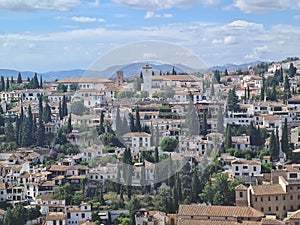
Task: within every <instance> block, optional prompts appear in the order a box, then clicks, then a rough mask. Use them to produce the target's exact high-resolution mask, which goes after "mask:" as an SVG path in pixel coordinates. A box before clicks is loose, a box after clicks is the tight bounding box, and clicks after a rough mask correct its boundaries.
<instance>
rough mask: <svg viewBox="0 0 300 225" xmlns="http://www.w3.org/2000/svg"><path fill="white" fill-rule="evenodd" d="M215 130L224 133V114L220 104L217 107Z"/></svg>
mask: <svg viewBox="0 0 300 225" xmlns="http://www.w3.org/2000/svg"><path fill="white" fill-rule="evenodd" d="M217 131H218V132H219V133H221V134H223V133H224V114H223V110H222V107H221V105H219V108H218V122H217Z"/></svg>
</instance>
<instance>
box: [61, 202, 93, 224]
mask: <svg viewBox="0 0 300 225" xmlns="http://www.w3.org/2000/svg"><path fill="white" fill-rule="evenodd" d="M66 212H67V225H71V224H78V223H79V222H81V221H86V220H91V219H92V206H91V205H90V204H88V203H81V204H80V206H67V207H66Z"/></svg>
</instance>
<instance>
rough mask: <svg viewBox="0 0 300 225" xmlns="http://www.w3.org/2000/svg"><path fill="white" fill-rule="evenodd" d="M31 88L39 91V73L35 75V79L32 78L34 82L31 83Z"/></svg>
mask: <svg viewBox="0 0 300 225" xmlns="http://www.w3.org/2000/svg"><path fill="white" fill-rule="evenodd" d="M31 83H32V84H31V88H32V89H37V88H39V80H38V77H37V73H35V74H34V77H33V78H32V82H31Z"/></svg>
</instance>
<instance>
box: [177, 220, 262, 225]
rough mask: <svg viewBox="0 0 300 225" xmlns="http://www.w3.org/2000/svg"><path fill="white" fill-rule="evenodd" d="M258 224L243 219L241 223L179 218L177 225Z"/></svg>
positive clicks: (257, 223)
mask: <svg viewBox="0 0 300 225" xmlns="http://www.w3.org/2000/svg"><path fill="white" fill-rule="evenodd" d="M212 224H213V225H260V224H261V223H260V222H257V221H243V222H242V223H239V222H235V221H226V220H193V219H190V220H188V219H179V220H178V223H177V225H212Z"/></svg>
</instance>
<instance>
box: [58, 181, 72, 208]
mask: <svg viewBox="0 0 300 225" xmlns="http://www.w3.org/2000/svg"><path fill="white" fill-rule="evenodd" d="M73 195H74V191H73V189H72V186H71V184H70V183H66V184H65V185H63V186H60V187H58V188H56V189H55V190H54V191H53V198H54V199H58V200H66V204H67V205H70V203H71V199H72V196H73Z"/></svg>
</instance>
